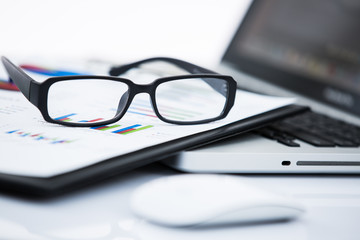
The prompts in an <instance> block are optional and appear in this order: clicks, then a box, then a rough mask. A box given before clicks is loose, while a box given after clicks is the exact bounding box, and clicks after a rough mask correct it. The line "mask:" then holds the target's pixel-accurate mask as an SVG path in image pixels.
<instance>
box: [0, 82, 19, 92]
mask: <svg viewBox="0 0 360 240" xmlns="http://www.w3.org/2000/svg"><path fill="white" fill-rule="evenodd" d="M0 89H5V90H11V91H19V89H18V87H17V86H16V85H15V84H13V83H11V82H8V81H5V80H0Z"/></svg>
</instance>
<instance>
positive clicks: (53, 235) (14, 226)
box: [0, 164, 360, 240]
mask: <svg viewBox="0 0 360 240" xmlns="http://www.w3.org/2000/svg"><path fill="white" fill-rule="evenodd" d="M172 174H180V173H178V172H175V171H173V170H170V169H168V168H166V167H164V166H163V165H161V164H153V165H150V166H147V167H144V168H140V169H137V170H135V171H132V172H129V173H126V174H123V175H122V176H120V177H117V178H113V179H111V181H107V182H105V183H101V184H98V185H96V186H92V187H89V188H86V189H82V190H80V191H75V192H72V193H70V194H67V195H64V196H61V197H59V198H55V199H49V200H42V201H35V200H29V199H22V198H18V197H12V196H9V195H4V194H0V239H29V240H32V239H114V240H115V239H117V240H138V239H144V240H147V239H156V240H161V239H164V240H165V239H166V240H169V239H181V240H184V239H186V240H191V239H211V240H216V239H219V240H227V239H252V240H254V239H277V240H281V239H286V240H288V239H292V240H298V239H299V240H300V239H316V240H318V239H326V240H330V239H341V240H345V239H360V237H359V236H360V177H356V176H248V177H249V178H251V181H253V182H254V184H258V185H259V186H261V187H263V188H266V189H269V190H271V191H275V192H279V193H283V194H288V195H291V196H293V197H295V198H296V199H298V200H300V201H301V202H302V203H303V204H304V205H305V206H306V208H307V212H306V214H305V215H303V216H302V217H301V218H299V219H297V220H294V221H290V222H275V223H267V224H252V225H232V226H223V227H216V228H167V227H162V226H157V225H153V224H151V223H148V222H146V221H144V220H143V219H140V218H138V217H136V216H134V215H133V214H132V213H131V211H130V209H129V197H130V195H131V192H132V191H133V190H134V189H135V188H136V187H137V186H139V185H140V184H142V183H144V182H146V181H148V180H151V179H155V178H159V177H161V176H166V175H172ZM164 194H165V193H164Z"/></svg>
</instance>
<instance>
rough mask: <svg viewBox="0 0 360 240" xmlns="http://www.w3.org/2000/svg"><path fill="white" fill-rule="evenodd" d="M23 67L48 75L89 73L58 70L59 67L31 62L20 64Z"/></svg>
mask: <svg viewBox="0 0 360 240" xmlns="http://www.w3.org/2000/svg"><path fill="white" fill-rule="evenodd" d="M20 67H21V68H22V69H25V70H27V71H29V72H33V73H37V74H42V75H46V76H54V77H59V76H73V75H88V73H79V72H73V71H67V70H57V69H50V68H44V67H40V66H35V65H30V64H23V65H20Z"/></svg>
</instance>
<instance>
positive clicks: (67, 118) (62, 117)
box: [54, 113, 76, 122]
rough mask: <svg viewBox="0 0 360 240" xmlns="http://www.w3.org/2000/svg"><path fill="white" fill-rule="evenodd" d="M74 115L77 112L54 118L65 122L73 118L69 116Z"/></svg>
mask: <svg viewBox="0 0 360 240" xmlns="http://www.w3.org/2000/svg"><path fill="white" fill-rule="evenodd" d="M74 115H76V113H70V114H67V115H64V116H61V117H58V118H55V119H54V120H57V121H63V122H66V121H71V119H70V118H69V117H71V116H74Z"/></svg>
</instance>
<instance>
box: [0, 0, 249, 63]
mask: <svg viewBox="0 0 360 240" xmlns="http://www.w3.org/2000/svg"><path fill="white" fill-rule="evenodd" d="M249 2H250V0H221V1H219V0H181V1H180V0H177V1H169V0H133V1H120V0H102V1H99V0H61V1H48V0H31V1H29V0H0V9H1V14H0V55H6V56H20V57H27V58H28V57H37V56H39V57H46V58H47V57H49V58H65V59H66V58H68V59H71V58H76V59H84V58H85V59H86V58H97V59H104V60H110V61H131V60H136V59H141V58H145V57H153V56H170V57H176V58H180V59H184V60H188V61H191V62H194V63H198V64H202V65H206V66H213V65H216V64H217V63H218V62H219V61H220V58H221V56H222V54H223V52H224V51H225V48H226V46H227V44H228V43H229V41H230V39H231V37H232V35H233V33H234V31H235V30H236V28H237V26H238V24H239V22H240V20H241V19H242V17H243V14H244V12H245V11H246V9H247V7H248V5H249Z"/></svg>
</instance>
